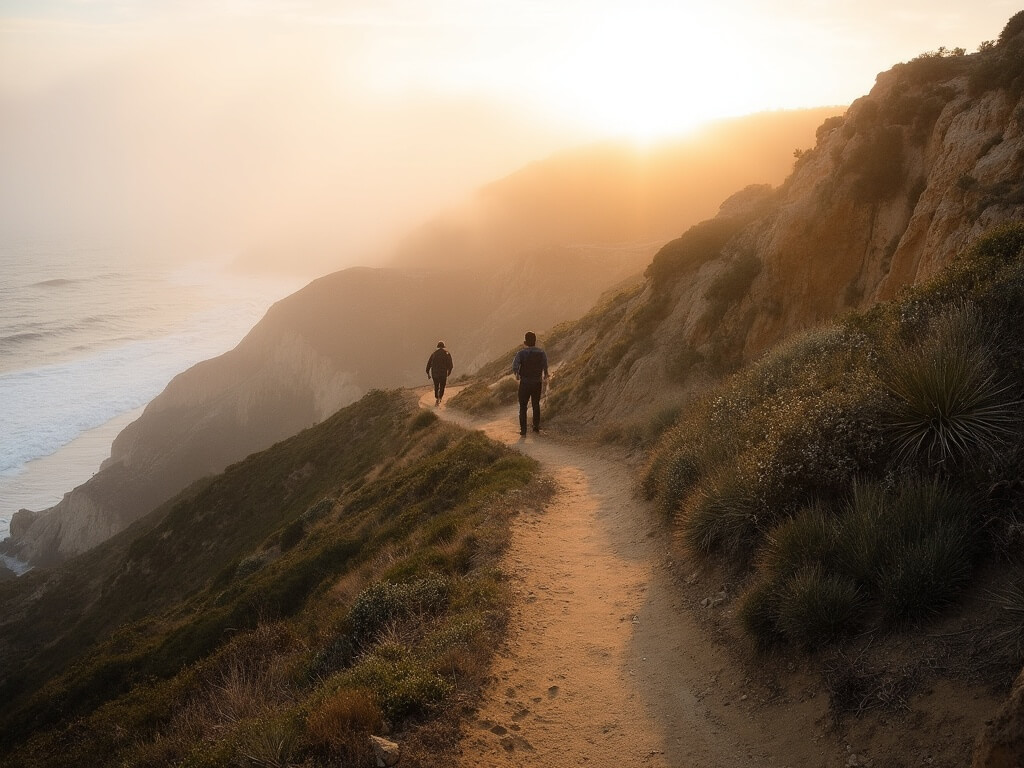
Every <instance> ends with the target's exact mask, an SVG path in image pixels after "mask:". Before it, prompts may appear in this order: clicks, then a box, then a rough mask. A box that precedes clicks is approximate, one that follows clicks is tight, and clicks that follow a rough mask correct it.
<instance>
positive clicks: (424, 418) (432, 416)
mask: <svg viewBox="0 0 1024 768" xmlns="http://www.w3.org/2000/svg"><path fill="white" fill-rule="evenodd" d="M435 421H437V414H436V413H434V412H433V411H428V410H426V409H421V410H420V412H419V413H417V414H416V415H415V416H413V418H412V421H410V422H409V431H410V432H419V431H420V430H421V429H426V428H427V427H429V426H430V425H431V424H433V423H434V422H435Z"/></svg>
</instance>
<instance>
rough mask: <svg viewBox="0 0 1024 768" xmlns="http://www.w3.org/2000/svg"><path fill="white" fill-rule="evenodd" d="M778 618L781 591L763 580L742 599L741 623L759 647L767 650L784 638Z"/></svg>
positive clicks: (773, 584)
mask: <svg viewBox="0 0 1024 768" xmlns="http://www.w3.org/2000/svg"><path fill="white" fill-rule="evenodd" d="M778 617H779V590H778V585H777V584H776V583H775V582H774V581H771V580H768V579H762V580H761V581H758V582H757V583H756V584H754V586H753V587H751V588H750V589H748V590H747V591H746V592H745V593H744V595H743V597H742V598H740V609H739V618H740V622H741V624H742V625H743V628H744V629H745V630H746V631H747V634H749V635H751V636H752V637H753V638H754V640H755V641H756V642H757V645H758V647H760V648H767V647H769V646H771V645H774V644H775V642H776V641H778V640H779V639H780V638H781V637H782V634H781V632H780V631H779V625H778Z"/></svg>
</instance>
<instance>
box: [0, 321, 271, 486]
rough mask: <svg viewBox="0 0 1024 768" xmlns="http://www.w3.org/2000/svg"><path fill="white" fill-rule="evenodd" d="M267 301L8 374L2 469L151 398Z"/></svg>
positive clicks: (231, 336) (9, 470)
mask: <svg viewBox="0 0 1024 768" xmlns="http://www.w3.org/2000/svg"><path fill="white" fill-rule="evenodd" d="M265 306H266V305H265V304H264V303H263V302H260V303H258V304H256V305H252V304H248V305H246V304H242V305H239V304H234V305H225V306H222V307H219V308H217V309H214V310H210V311H207V312H204V313H202V314H200V315H198V316H196V317H194V318H193V322H192V323H191V324H190V326H189V328H188V329H187V330H185V331H183V332H181V333H175V334H168V335H166V336H163V337H159V338H155V339H147V340H137V339H135V340H131V341H127V342H126V343H123V344H120V345H118V346H115V347H112V348H108V349H103V350H100V351H96V352H93V353H90V354H88V355H87V356H85V357H82V358H80V359H75V360H70V361H67V362H60V363H54V364H49V365H42V366H37V367H34V368H31V369H28V370H18V371H11V372H7V373H0V402H2V403H3V404H4V408H3V409H2V410H0V435H3V441H2V442H0V475H4V476H10V475H14V474H17V473H18V472H19V471H20V470H21V469H22V467H24V465H25V464H27V463H28V462H29V461H32V460H33V459H36V458H39V457H42V456H48V455H50V454H52V453H55V452H56V451H58V450H59V449H60V448H61V447H63V446H64V445H66V444H67V443H69V442H71V441H72V440H74V439H75V438H76V437H78V436H79V435H80V434H82V433H83V432H87V431H89V430H91V429H95V428H96V427H99V426H101V425H103V424H105V423H107V422H108V421H110V420H111V419H113V418H116V417H117V416H119V415H121V414H124V413H128V412H130V411H132V410H135V409H136V408H139V407H141V406H143V405H145V404H146V403H148V402H149V401H150V400H152V399H153V398H154V397H156V395H158V394H159V393H160V392H161V391H162V390H163V388H164V387H165V386H166V385H167V382H168V381H170V380H171V379H172V378H173V377H174V376H176V375H177V374H178V373H180V372H182V371H183V370H185V369H187V368H189V367H190V366H192V365H194V364H196V363H198V362H200V361H201V360H205V359H208V358H211V357H214V356H216V355H219V354H221V353H223V352H224V351H225V350H227V349H230V348H231V347H233V346H234V345H235V344H237V343H238V341H239V340H240V339H241V338H242V336H243V335H244V334H245V332H247V331H248V330H249V328H251V327H252V325H253V324H254V323H255V322H256V320H258V319H259V316H260V315H262V311H263V309H264V308H265Z"/></svg>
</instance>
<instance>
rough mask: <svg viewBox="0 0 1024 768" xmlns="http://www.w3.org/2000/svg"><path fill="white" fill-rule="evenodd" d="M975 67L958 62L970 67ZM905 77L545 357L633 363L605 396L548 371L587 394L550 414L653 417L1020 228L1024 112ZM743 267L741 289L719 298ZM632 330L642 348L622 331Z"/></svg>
mask: <svg viewBox="0 0 1024 768" xmlns="http://www.w3.org/2000/svg"><path fill="white" fill-rule="evenodd" d="M984 55H986V54H983V53H979V54H974V55H973V56H966V57H962V59H963V62H962V65H963V67H967V66H969V65H970V64H971V63H972V61H977V60H978V59H977V58H975V57H981V56H984ZM960 71H963V69H962V68H961V70H960ZM913 72H914V70H913V69H912V68H909V69H908V68H907V67H905V66H901V67H896V68H894V69H893V70H892V71H891V72H888V73H884V74H883V75H880V76H879V78H878V81H877V83H876V85H875V87H874V88H873V89H872V91H871V93H870V94H869V95H868V96H866V97H863V98H861V99H858V100H857V101H856V102H854V103H853V105H851V107H850V109H849V110H848V111H847V113H846V114H845V115H844V116H843V117H842V118H833V119H831V120H829V121H826V123H825V124H823V125H822V127H821V128H820V129H819V132H818V142H817V145H816V146H815V147H814V149H812V150H808V151H806V152H804V153H802V154H801V155H800V157H799V159H798V160H797V164H796V169H795V170H794V172H793V174H792V175H791V176H790V178H789V179H787V181H786V182H785V183H784V184H783V185H782V186H781V187H780V188H778V189H777V190H776V191H775V193H774V197H773V199H771V200H765V198H764V196H763V193H762V192H759V191H758V190H757V189H754V190H751V191H750V192H749V193H747V194H746V195H743V196H740V198H738V199H737V200H734V201H727V204H726V205H725V206H723V208H722V211H721V212H720V214H719V217H718V218H717V219H715V221H716V222H720V223H723V224H725V223H729V222H732V223H734V225H735V233H734V234H732V235H731V236H730V237H729V238H728V239H727V240H726V241H725V245H724V246H722V247H720V248H715V249H713V252H712V253H710V254H709V255H708V256H707V257H705V258H700V257H699V256H698V257H694V258H692V259H690V260H689V261H686V260H681V261H679V262H678V264H679V266H678V267H676V268H675V272H672V273H671V274H670V275H669V276H668V277H663V278H662V279H661V280H660V282H656V281H655V280H654V279H652V280H649V281H648V284H647V285H646V287H645V289H644V290H643V291H641V292H638V293H637V294H636V295H635V296H633V297H631V298H629V299H628V300H626V302H625V303H623V304H621V305H620V306H619V308H617V309H616V312H617V313H618V314H617V317H618V318H620V319H621V321H620V322H617V323H613V322H611V320H612V319H613V318H614V317H615V315H611V314H610V315H609V316H608V318H606V319H603V320H602V322H601V323H590V324H588V325H586V326H584V325H580V326H578V327H577V328H576V330H575V331H574V332H572V333H568V334H566V337H565V339H564V340H563V341H561V342H560V343H559V345H558V346H557V347H556V348H555V349H553V350H549V355H551V356H552V358H553V359H554V360H556V361H557V360H559V359H569V360H574V361H585V360H587V359H588V356H590V355H593V354H595V352H594V350H605V349H615V348H617V345H621V346H618V348H619V349H625V350H626V351H625V352H624V353H623V360H625V361H626V362H627V363H628V364H623V365H612V366H611V370H610V371H608V373H607V376H606V378H605V380H604V386H598V387H595V386H594V385H593V383H586V384H584V383H583V380H584V378H586V377H588V376H590V377H593V373H592V372H593V369H594V367H595V366H594V365H588V364H582V363H581V364H578V365H577V366H576V367H575V368H570V370H568V371H559V372H557V373H556V375H558V376H562V377H565V378H566V379H568V380H567V381H565V382H564V384H562V383H561V382H560V386H561V387H562V388H563V390H565V391H573V390H576V391H578V392H580V393H581V394H580V395H579V396H578V398H577V399H576V400H572V401H568V402H562V403H560V404H559V408H560V409H561V410H562V411H571V412H572V416H573V417H574V418H577V419H579V421H580V422H586V423H589V424H594V423H601V422H603V421H609V420H610V421H616V420H619V419H637V418H640V419H644V418H649V417H651V416H653V415H654V414H655V413H657V412H658V411H659V410H661V409H663V408H665V407H666V406H669V405H671V404H678V402H680V399H681V398H682V397H683V396H684V395H685V393H687V392H692V391H694V390H697V389H700V388H701V387H702V386H703V385H704V384H705V382H706V381H707V378H708V377H709V376H719V375H721V374H722V373H723V372H727V371H729V370H732V369H735V368H737V367H739V366H741V365H743V364H745V363H748V362H750V361H752V360H754V359H756V358H758V357H759V356H760V355H761V354H762V353H763V352H764V351H766V350H767V349H768V348H770V347H772V346H773V345H775V344H777V343H778V342H780V341H781V340H782V339H784V338H786V337H787V336H789V335H791V334H793V333H794V332H797V331H801V330H804V329H806V328H809V327H812V326H814V325H818V324H821V323H823V322H826V321H828V320H830V319H832V318H835V317H837V316H840V315H841V314H843V313H844V312H846V311H848V310H850V309H858V308H859V309H863V308H866V307H868V306H871V305H872V304H874V303H876V302H877V301H879V300H884V299H888V298H891V297H893V296H895V295H896V294H897V293H898V292H899V291H900V290H901V289H902V288H903V287H905V286H908V285H911V284H914V283H917V282H920V281H922V280H925V279H927V278H929V277H931V276H933V275H935V274H936V272H938V271H939V270H940V269H941V268H942V267H943V266H944V265H946V264H948V263H949V262H950V261H951V260H952V259H954V258H955V257H956V256H957V254H958V253H959V252H960V251H961V250H962V249H963V248H964V247H965V246H966V245H967V244H969V243H970V242H971V241H972V240H974V239H975V238H977V237H978V236H979V235H981V234H983V233H984V232H986V231H987V230H989V229H991V228H992V227H993V226H995V225H998V224H1000V223H1002V222H1004V221H1007V220H1015V219H1016V220H1019V219H1021V218H1024V120H1022V119H1021V117H1020V116H1021V115H1024V98H1022V97H1021V96H1020V95H1019V94H1018V95H1016V96H1014V95H1012V94H1011V93H1010V92H1009V91H1007V90H1000V89H995V90H989V91H985V92H983V93H980V94H975V93H972V94H969V93H968V90H969V87H970V86H969V81H968V78H967V77H966V76H963V75H962V74H961V75H957V76H953V77H950V78H949V79H947V80H946V81H944V82H929V81H927V80H924V81H922V82H918V80H915V77H917V76H915V75H914V74H913ZM918 79H920V78H919V77H918ZM672 245H673V244H669V245H668V246H666V248H665V251H666V252H671V248H672ZM697 250H699V248H698V249H697ZM657 259H658V257H656V263H657ZM663 263H664V262H663ZM750 265H754V268H750ZM742 269H747V275H748V278H749V279H748V282H747V283H746V284H745V285H744V284H740V285H739V287H738V288H736V289H735V292H734V293H733V294H725V295H724V296H723V295H722V293H721V292H720V293H719V294H718V295H716V293H715V289H716V286H721V285H722V284H723V283H724V284H726V285H728V284H729V283H728V281H729V279H730V278H732V279H733V280H734V282H733V285H736V280H735V275H736V274H739V271H740V270H742ZM669 271H670V272H671V269H670V270H669ZM751 275H752V277H749V276H751ZM637 317H640V318H644V322H645V323H646V324H645V325H644V326H643V328H644V331H643V335H642V336H636V331H635V329H634V328H631V323H630V322H629V320H630V319H631V318H637ZM637 344H641V345H643V346H642V350H636V351H634V349H635V347H636V345H637ZM595 363H596V361H595ZM573 379H577V381H573ZM638 403H642V404H643V406H642V407H643V408H644V412H639V411H638V410H637V404H638Z"/></svg>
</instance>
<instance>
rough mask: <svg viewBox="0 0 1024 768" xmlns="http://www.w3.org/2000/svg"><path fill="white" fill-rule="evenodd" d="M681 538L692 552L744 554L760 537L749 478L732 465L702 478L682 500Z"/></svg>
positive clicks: (752, 548) (751, 549)
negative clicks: (684, 499)
mask: <svg viewBox="0 0 1024 768" xmlns="http://www.w3.org/2000/svg"><path fill="white" fill-rule="evenodd" d="M681 520H682V533H683V540H684V541H685V543H686V544H687V546H688V547H689V548H690V549H691V550H693V551H696V552H700V553H702V554H705V555H706V554H709V553H711V552H716V551H719V552H724V553H726V554H728V555H732V556H740V557H745V556H747V555H749V554H750V553H751V552H752V551H753V550H754V548H755V547H756V545H757V543H758V541H759V540H760V538H761V529H760V527H759V524H758V518H757V505H756V502H755V498H754V493H753V489H752V488H751V487H750V483H749V481H747V480H746V478H744V477H743V476H742V474H741V473H740V472H739V471H737V470H736V469H735V468H733V467H723V468H722V469H721V470H719V471H718V472H717V473H716V474H714V475H711V476H710V477H707V478H705V479H704V480H703V481H702V482H701V484H700V485H699V486H698V487H697V489H696V490H695V491H694V492H693V493H692V494H691V495H690V496H689V497H688V498H687V499H686V501H685V502H684V504H683V508H682V513H681Z"/></svg>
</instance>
